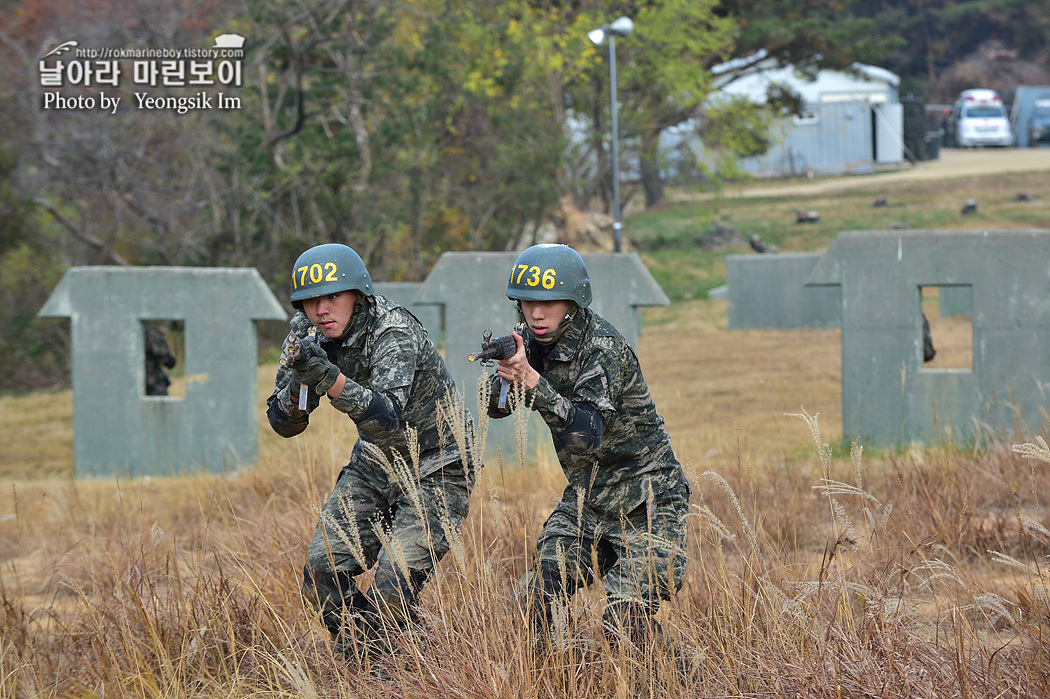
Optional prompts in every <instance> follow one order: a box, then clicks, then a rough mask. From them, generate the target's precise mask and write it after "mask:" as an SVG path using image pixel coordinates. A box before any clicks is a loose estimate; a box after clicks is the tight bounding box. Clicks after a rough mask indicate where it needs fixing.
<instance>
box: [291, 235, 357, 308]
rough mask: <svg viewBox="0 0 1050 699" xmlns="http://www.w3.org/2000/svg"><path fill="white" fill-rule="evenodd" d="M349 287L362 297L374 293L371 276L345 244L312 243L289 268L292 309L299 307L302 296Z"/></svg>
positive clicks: (347, 289) (347, 288)
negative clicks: (290, 272) (290, 269)
mask: <svg viewBox="0 0 1050 699" xmlns="http://www.w3.org/2000/svg"><path fill="white" fill-rule="evenodd" d="M350 289H354V290H356V291H360V292H361V293H362V294H364V295H365V296H371V295H372V294H373V293H374V289H373V288H372V277H370V276H369V275H368V269H366V268H365V263H364V262H363V261H362V260H361V256H360V255H358V254H357V253H356V252H354V249H353V248H350V247H347V246H346V245H339V244H338V243H326V244H324V245H317V246H314V247H312V248H310V249H309V250H307V251H306V252H304V253H303V254H302V255H300V256H299V259H298V260H296V261H295V266H293V267H292V283H291V291H292V293H291V299H292V305H293V306H295V308H296V310H300V311H301V310H303V301H305V300H306V299H312V298H317V297H318V296H324V295H325V294H334V293H336V292H337V291H349V290H350Z"/></svg>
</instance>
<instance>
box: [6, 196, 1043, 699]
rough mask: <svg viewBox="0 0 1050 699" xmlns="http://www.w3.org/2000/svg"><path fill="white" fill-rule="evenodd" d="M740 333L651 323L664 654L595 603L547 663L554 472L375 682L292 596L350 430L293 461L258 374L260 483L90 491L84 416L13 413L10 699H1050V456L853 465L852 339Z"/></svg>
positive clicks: (881, 456) (306, 442)
mask: <svg viewBox="0 0 1050 699" xmlns="http://www.w3.org/2000/svg"><path fill="white" fill-rule="evenodd" d="M902 186H904V187H914V186H915V185H914V184H907V183H905V184H904V185H902ZM931 196H934V195H932V194H931ZM939 320H943V321H948V320H949V319H939ZM726 325H727V323H726V307H725V302H720V301H707V300H703V301H686V302H680V303H675V304H673V305H672V306H670V307H667V308H662V309H652V310H649V311H647V312H646V316H645V330H644V333H643V336H642V338H641V340H640V342H639V356H640V358H641V361H642V365H643V369H644V371H645V373H646V378H647V380H648V382H649V384H650V388H651V390H652V392H653V395H654V397H655V399H656V402H657V406H658V408H659V410H660V412H661V414H662V415H663V416H664V417H665V419H666V421H667V427H668V431H669V432H670V434H671V436H672V440H673V444H674V446H675V448H676V451H677V453H678V455H679V457H680V459H681V460H682V462H683V463H684V464H685V466H686V468H687V472H688V474H689V476H690V479H691V481H692V483H693V486H694V495H693V500H692V510H691V512H692V517H691V518H690V532H689V554H690V564H689V570H688V575H687V580H686V584H685V586H684V587H683V589H682V590H681V592H680V593H679V594H678V595H677V596H676V597H675V599H673V600H672V601H671V602H670V603H668V604H665V605H664V608H663V609H662V610H661V613H660V619H661V621H662V623H663V625H664V628H665V629H666V630H667V632H668V636H669V637H670V639H671V641H672V643H671V645H670V646H667V645H665V644H662V643H655V642H654V643H652V644H647V645H645V646H644V647H633V646H631V645H630V644H629V643H627V642H623V641H621V642H619V643H616V642H612V643H611V642H610V640H609V639H607V638H606V636H605V635H604V634H603V633H602V631H601V628H600V624H601V608H602V604H603V599H602V596H601V591H600V590H598V589H589V590H587V591H585V592H584V593H582V594H580V595H577V597H576V598H575V599H574V601H573V603H572V611H573V618H572V622H571V623H570V625H569V626H568V628H567V629H566V631H565V634H564V636H561V637H559V639H557V642H556V643H555V644H554V647H553V648H552V649H551V650H550V651H549V652H548V653H546V654H543V655H535V654H533V653H532V652H531V651H530V650H529V648H530V644H529V638H528V634H527V632H526V630H525V625H524V624H523V622H522V618H521V614H520V612H519V610H518V608H517V605H516V603H515V601H514V595H513V590H514V584H515V581H516V580H517V578H518V576H519V575H520V574H521V573H522V572H523V571H524V570H525V569H526V568H527V567H528V565H529V561H530V554H531V550H532V546H533V543H534V541H535V537H536V534H537V533H538V531H539V528H540V527H541V525H542V523H543V520H544V518H545V517H546V514H547V513H549V512H550V510H551V509H552V508H553V506H554V503H555V498H556V497H557V496H558V495H559V494H560V491H561V488H562V486H563V484H564V478H563V476H562V475H561V473H560V471H559V469H558V468H557V465H556V464H549V463H529V464H520V463H513V462H512V463H500V462H492V463H488V464H486V466H485V469H484V471H483V472H482V474H481V477H480V480H479V483H478V486H477V487H476V489H475V491H474V497H473V500H472V505H471V514H470V516H469V518H468V520H467V521H466V523H465V526H464V529H463V532H462V534H461V536H460V537H458V539H456V540H455V541H454V544H453V549H452V552H451V553H450V555H448V556H447V557H446V558H445V560H444V561H443V562H442V564H441V566H440V567H439V571H438V574H437V576H436V578H435V579H434V580H433V581H432V582H431V584H430V585H428V587H427V588H426V592H425V594H424V597H423V602H424V604H423V616H424V620H425V623H426V632H425V633H422V634H415V633H413V634H397V633H395V634H394V635H393V639H392V640H393V642H394V643H395V644H397V646H398V647H399V652H398V653H397V654H396V655H394V656H392V657H389V658H385V659H383V660H381V661H379V662H377V663H362V662H359V661H358V660H357V659H356V658H343V657H342V656H341V655H339V654H338V653H336V651H335V649H334V648H333V646H332V644H331V643H330V642H329V641H328V638H327V634H326V633H325V632H324V631H323V627H322V626H321V624H320V623H319V621H318V620H317V619H316V618H315V617H314V616H313V615H311V614H310V613H309V611H308V609H306V608H305V607H304V605H303V603H302V601H301V599H300V597H299V593H298V587H299V578H300V576H301V570H302V563H303V557H304V554H305V547H306V544H307V542H308V538H309V536H310V534H311V533H312V530H313V527H314V524H315V522H316V519H317V511H316V508H317V507H318V506H319V505H320V504H321V503H323V501H324V499H325V498H326V496H327V494H328V492H329V490H330V488H331V486H332V484H333V483H334V479H335V476H336V474H337V473H338V470H339V468H340V467H341V466H342V465H343V464H344V463H345V461H346V458H347V455H348V454H349V450H350V447H351V445H352V443H353V440H354V439H355V436H356V433H355V431H354V429H353V426H352V423H350V422H349V421H348V420H346V419H345V418H343V417H342V416H339V415H337V414H336V413H335V411H333V410H331V409H330V408H328V407H323V408H322V410H321V411H320V412H319V413H317V414H316V418H315V419H314V420H313V423H312V425H311V428H310V430H309V432H308V433H307V435H306V436H303V437H300V438H296V439H291V440H283V439H281V438H279V437H277V436H276V435H274V434H273V433H272V432H271V431H270V430H269V428H268V427H267V426H266V424H265V418H264V417H263V405H262V399H263V398H264V397H265V396H266V395H267V393H268V392H269V389H270V386H271V385H272V378H273V374H274V369H275V367H273V366H261V367H260V370H259V396H260V404H259V415H260V456H259V459H258V462H257V463H256V464H254V465H253V466H251V467H249V468H245V469H244V470H243V471H241V472H238V473H235V474H232V475H229V476H222V477H216V476H199V477H188V478H182V479H167V478H145V479H137V480H126V479H112V480H105V479H102V480H97V481H78V480H75V479H73V478H72V463H71V462H72V429H71V424H70V422H71V414H72V406H71V397H70V394H69V392H68V391H67V392H55V393H41V394H34V395H28V396H18V397H0V420H2V421H3V424H4V440H3V441H4V444H3V445H2V449H0V492H3V493H4V495H3V496H0V699H8V698H10V699H14V698H16V697H17V698H22V697H39V696H46V697H66V696H77V697H81V696H83V697H156V698H161V697H163V698H165V699H167V698H169V697H229V698H239V697H248V696H252V697H255V696H265V697H320V696H332V697H335V696H339V697H389V696H397V697H433V696H449V697H494V698H495V697H581V698H588V699H589V698H592V697H634V696H650V697H656V696H701V697H730V696H732V697H829V698H830V697H935V696H936V697H999V696H1010V697H1041V696H1050V650H1048V649H1050V568H1048V566H1050V560H1048V554H1050V510H1048V500H1050V450H1048V449H1047V447H1046V445H1045V444H1043V443H1041V442H1039V441H1038V437H1035V436H1033V437H1029V438H1024V439H1022V438H1019V437H1018V436H1015V435H989V436H988V438H987V439H986V440H983V441H982V442H981V444H980V445H979V446H978V447H970V448H966V449H963V448H960V447H954V446H951V445H948V444H934V445H906V446H905V447H902V448H900V449H890V450H881V451H880V450H872V449H867V450H865V449H864V448H863V447H864V445H852V446H851V444H850V443H849V440H847V439H844V438H843V436H842V434H841V430H842V427H841V406H840V388H839V371H840V335H839V332H838V331H837V330H782V331H744V332H732V333H730V332H728V331H727V330H726ZM965 337H966V336H965V327H963V326H962V325H959V326H958V327H957V326H953V325H952V324H951V323H947V322H945V323H944V324H940V325H938V326H937V329H936V330H935V341H936V342H937V345H938V350H939V356H938V360H939V361H952V362H954V361H965V358H964V357H963V356H962V355H964V354H965V352H966V351H968V348H967V346H966V340H965ZM818 414H819V417H817V416H818ZM475 417H476V418H478V417H480V416H475ZM479 422H480V421H479ZM307 436H308V437H309V438H307ZM1025 440H1027V441H1031V442H1033V444H1030V445H1028V446H1027V447H1024V446H1022V447H1016V448H1015V446H1016V444H1017V443H1018V442H1021V441H1025ZM1018 449H1020V453H1019V452H1018Z"/></svg>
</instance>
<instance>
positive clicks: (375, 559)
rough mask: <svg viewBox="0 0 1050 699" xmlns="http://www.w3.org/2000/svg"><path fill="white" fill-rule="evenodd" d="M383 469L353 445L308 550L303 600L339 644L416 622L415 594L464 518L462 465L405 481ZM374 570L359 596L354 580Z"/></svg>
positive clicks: (368, 639) (466, 495)
mask: <svg viewBox="0 0 1050 699" xmlns="http://www.w3.org/2000/svg"><path fill="white" fill-rule="evenodd" d="M423 456H425V454H424V455H421V458H422V457H423ZM389 470H390V469H389V467H384V466H383V465H382V464H381V463H380V462H379V461H378V460H377V459H376V458H375V457H373V456H371V455H369V454H368V453H367V452H366V451H365V450H364V449H363V448H362V446H361V442H360V441H358V443H357V444H355V445H354V450H353V453H352V455H351V460H350V463H349V464H348V465H347V466H346V467H344V468H343V470H342V471H341V472H340V474H339V479H338V481H337V483H336V486H335V490H334V492H333V493H332V495H331V496H330V497H329V498H328V501H327V502H326V503H325V505H324V507H323V509H322V510H321V516H320V521H319V522H318V524H317V529H316V530H315V532H314V536H313V539H312V540H311V541H310V546H309V549H308V550H307V554H306V565H305V567H304V569H303V597H304V598H305V599H306V600H307V602H309V603H310V604H312V605H313V606H314V607H315V608H316V609H317V610H318V611H320V613H321V617H322V620H323V621H324V623H325V626H327V627H328V630H329V631H330V632H331V634H332V637H333V638H335V639H337V640H339V641H341V642H343V643H344V644H348V643H350V639H349V637H348V636H347V632H349V633H351V634H353V635H354V636H355V637H356V639H357V640H358V641H360V642H363V643H365V644H369V643H373V642H374V641H377V640H381V638H383V637H385V636H386V633H385V630H388V629H389V628H391V626H390V624H393V627H395V628H396V627H404V626H406V625H407V624H408V623H410V622H413V621H414V620H415V619H416V613H415V606H416V604H417V601H418V596H419V593H420V591H421V590H422V588H423V585H424V584H425V583H426V581H427V578H429V577H430V575H431V574H432V573H433V571H434V568H435V566H437V564H438V562H439V561H440V560H441V559H442V557H444V555H445V554H446V553H448V551H449V547H450V537H453V536H456V535H458V533H459V529H460V525H461V523H462V521H463V519H464V518H465V517H466V516H467V510H468V506H469V502H470V490H471V487H472V485H473V482H472V479H471V478H468V474H467V473H465V469H464V468H463V465H462V464H461V463H458V462H457V463H454V464H450V465H447V466H445V467H444V468H443V469H441V470H438V471H436V472H434V473H432V474H430V475H427V476H424V477H422V478H421V479H419V480H415V479H412V480H410V481H409V482H407V483H405V482H399V479H397V478H395V477H394V476H393V475H391V474H390V473H389ZM406 480H407V479H406ZM373 566H375V579H374V582H373V583H372V585H371V587H370V588H369V589H368V590H367V591H365V592H363V593H362V592H361V591H359V589H358V587H357V583H356V581H355V579H354V578H355V577H356V576H358V575H360V574H361V573H363V572H365V571H366V570H369V569H371V568H372V567H373Z"/></svg>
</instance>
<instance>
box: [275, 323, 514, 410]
mask: <svg viewBox="0 0 1050 699" xmlns="http://www.w3.org/2000/svg"><path fill="white" fill-rule="evenodd" d="M316 339H317V328H315V327H314V326H312V325H311V326H310V330H309V331H308V332H307V334H306V337H299V335H297V334H296V333H295V331H294V330H293V331H292V332H291V333H289V335H288V341H287V344H286V345H285V348H284V352H282V353H281V366H283V367H290V366H291V365H292V364H294V363H296V362H301V361H303V360H304V359H309V358H310V343H311V342H314V341H315V340H316ZM511 339H513V338H511ZM309 393H310V387H309V386H307V385H306V384H304V383H302V382H299V410H306V406H307V396H308V395H309Z"/></svg>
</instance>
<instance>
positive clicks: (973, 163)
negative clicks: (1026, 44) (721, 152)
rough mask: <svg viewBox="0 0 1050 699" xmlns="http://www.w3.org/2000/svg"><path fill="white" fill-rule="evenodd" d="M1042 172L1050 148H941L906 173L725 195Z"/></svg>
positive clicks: (759, 186)
mask: <svg viewBox="0 0 1050 699" xmlns="http://www.w3.org/2000/svg"><path fill="white" fill-rule="evenodd" d="M1039 170H1050V148H999V149H990V148H988V149H982V150H959V149H955V148H942V149H941V152H940V157H939V158H938V159H937V160H926V161H923V162H921V163H917V164H915V165H907V166H906V167H905V169H902V170H895V171H893V172H881V173H877V174H874V175H851V176H846V177H818V178H816V179H813V180H800V179H791V180H783V181H779V182H766V181H760V182H752V183H748V184H744V185H729V186H727V187H726V194H727V195H728V196H736V197H768V196H784V195H791V196H794V195H805V194H826V193H828V192H835V191H840V190H845V189H850V188H853V187H871V186H877V185H880V184H883V183H894V182H916V181H929V180H938V179H950V178H954V177H971V176H974V175H986V174H989V173H1007V172H1033V171H1039Z"/></svg>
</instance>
